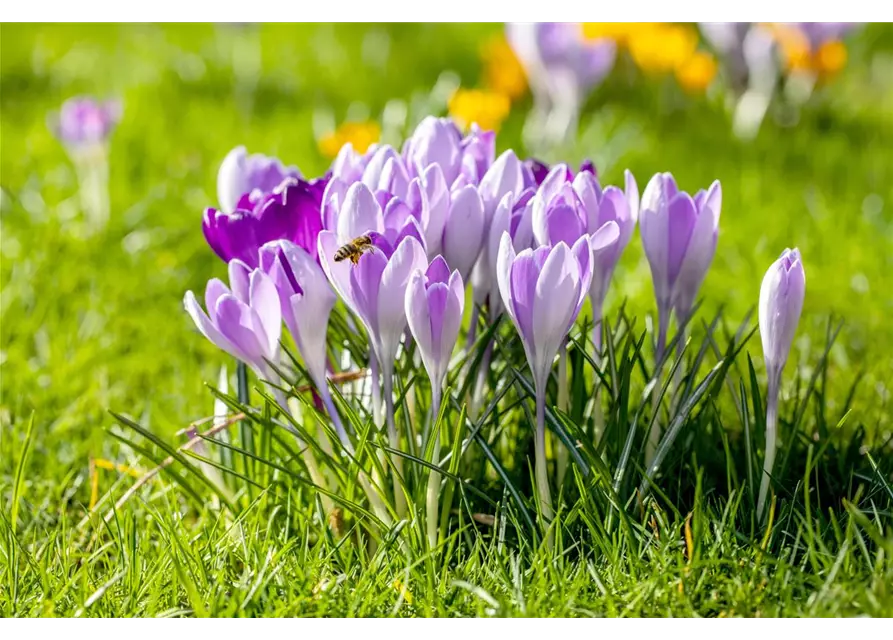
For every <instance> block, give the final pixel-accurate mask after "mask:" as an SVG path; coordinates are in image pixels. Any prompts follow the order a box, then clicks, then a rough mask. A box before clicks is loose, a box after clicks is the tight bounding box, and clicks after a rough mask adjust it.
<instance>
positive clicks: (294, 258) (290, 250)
mask: <svg viewBox="0 0 893 640" xmlns="http://www.w3.org/2000/svg"><path fill="white" fill-rule="evenodd" d="M259 260H260V268H261V269H262V270H263V271H264V272H265V273H267V274H268V275H269V276H270V277H271V278H272V279H273V282H274V283H275V285H276V290H277V291H278V293H279V302H280V305H281V307H282V317H283V319H284V320H285V326H286V327H288V330H289V332H290V333H291V335H292V338H294V341H295V344H296V345H297V347H298V351H299V352H300V354H301V357H302V358H303V359H304V365H305V366H306V367H307V371H308V372H309V374H310V378H311V379H312V380H313V384H314V385H315V386H316V389H317V390H318V393H319V398H320V400H322V404H323V406H324V407H325V409H326V411H327V412H328V413H329V416H331V418H332V422H333V423H334V425H335V430H336V432H337V433H338V437H339V439H340V440H341V443H342V444H343V445H344V446H345V447H346V448H347V449H348V451H351V450H352V448H351V444H350V439H349V438H348V436H347V432H346V431H345V429H344V426H343V424H342V423H341V420H340V418H339V416H338V412H337V410H336V409H335V405H334V403H333V402H332V395H331V393H330V392H329V387H328V382H327V377H326V331H327V329H328V326H329V315H330V314H331V312H332V307H334V306H335V300H336V298H335V292H334V291H332V287H331V286H330V285H329V281H328V279H327V278H326V274H325V273H324V272H323V270H322V268H321V267H320V266H319V264H318V263H317V261H316V259H315V258H314V256H312V255H310V254H309V253H308V252H307V251H306V250H305V249H303V248H302V247H300V246H298V245H296V244H294V243H293V242H289V241H288V240H274V241H273V242H268V243H267V244H265V245H264V246H262V247H261V248H260V256H259Z"/></svg>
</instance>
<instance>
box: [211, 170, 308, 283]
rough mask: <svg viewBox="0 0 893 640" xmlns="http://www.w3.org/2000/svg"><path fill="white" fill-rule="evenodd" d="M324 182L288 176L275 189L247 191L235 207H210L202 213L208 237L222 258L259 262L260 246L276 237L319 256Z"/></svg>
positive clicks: (253, 264)
mask: <svg viewBox="0 0 893 640" xmlns="http://www.w3.org/2000/svg"><path fill="white" fill-rule="evenodd" d="M321 197H322V194H321V185H320V184H318V181H314V182H305V181H303V180H299V179H297V178H286V180H285V181H284V182H283V183H282V184H281V185H279V186H278V187H276V188H275V189H274V190H273V191H272V193H269V194H266V195H264V194H262V193H261V191H260V190H259V189H257V190H255V191H253V192H251V193H246V194H244V195H243V196H242V197H241V198H240V199H239V200H238V202H237V203H236V206H235V208H234V210H233V211H232V212H230V213H227V212H225V211H223V210H218V209H213V208H208V209H206V210H205V213H204V216H203V217H202V231H203V232H204V234H205V240H207V242H208V245H210V247H211V249H213V250H214V253H216V254H217V255H218V256H219V257H220V259H221V260H223V261H224V262H229V261H230V260H233V259H235V258H238V259H239V260H241V261H242V262H244V263H245V264H247V265H249V266H250V267H256V266H257V265H258V262H257V256H258V253H257V251H258V249H259V248H260V247H261V246H263V245H264V244H266V243H267V242H271V241H273V240H289V241H291V242H294V243H295V244H297V245H298V246H300V247H302V248H303V249H304V250H305V251H307V252H308V253H310V254H311V255H312V256H313V257H314V258H316V238H317V236H318V235H319V232H320V231H321V230H322V219H321V217H320V212H319V209H320V200H321Z"/></svg>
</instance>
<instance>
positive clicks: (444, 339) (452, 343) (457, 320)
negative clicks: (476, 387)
mask: <svg viewBox="0 0 893 640" xmlns="http://www.w3.org/2000/svg"><path fill="white" fill-rule="evenodd" d="M448 286H449V288H450V293H449V298H448V300H447V306H446V311H445V312H444V316H443V327H442V329H441V333H440V358H441V362H442V363H443V369H444V372H446V369H447V367H448V366H449V362H450V356H452V354H453V349H454V348H455V347H456V341H457V340H458V339H459V328H460V327H461V326H462V314H463V313H464V312H465V283H464V282H463V281H462V276H461V275H460V274H459V272H458V271H457V270H455V269H454V270H453V272H452V273H451V274H450V280H449V283H448Z"/></svg>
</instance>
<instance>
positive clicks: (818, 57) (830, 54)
mask: <svg viewBox="0 0 893 640" xmlns="http://www.w3.org/2000/svg"><path fill="white" fill-rule="evenodd" d="M846 60H847V51H846V45H844V44H843V43H842V42H841V41H840V40H831V41H830V42H826V43H824V44H823V45H822V46H821V47H819V50H818V51H817V52H816V54H815V69H816V72H817V73H818V74H819V78H822V79H825V78H830V77H831V76H834V75H837V74H838V73H839V72H840V70H841V69H843V68H844V67H845V66H846Z"/></svg>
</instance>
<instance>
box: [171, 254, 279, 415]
mask: <svg viewBox="0 0 893 640" xmlns="http://www.w3.org/2000/svg"><path fill="white" fill-rule="evenodd" d="M229 281H230V286H229V287H227V286H226V285H225V284H224V283H223V282H222V281H220V280H218V279H217V278H212V279H211V280H209V281H208V285H207V287H206V288H205V308H206V309H207V312H206V311H205V310H204V309H202V307H201V305H200V304H199V302H198V300H196V297H195V294H194V293H192V291H187V292H186V296H185V298H184V299H183V305H184V306H185V308H186V312H187V313H188V314H189V315H190V317H191V318H192V320H193V322H195V326H196V327H198V330H199V331H201V332H202V335H204V336H205V337H206V338H207V339H208V340H210V341H211V342H213V343H214V344H215V345H216V346H217V347H218V348H220V349H222V350H223V351H225V352H227V353H228V354H230V355H231V356H233V357H234V358H236V359H238V360H241V361H242V362H244V363H245V364H246V365H248V366H249V367H251V369H253V370H254V372H255V373H256V374H257V375H258V376H259V377H261V378H266V379H268V380H276V379H277V376H276V374H275V372H274V371H273V369H272V368H271V367H270V366H269V365H268V364H267V361H270V362H274V363H275V362H276V361H277V360H278V358H279V337H280V335H281V333H282V309H281V306H280V303H279V294H278V293H277V291H276V285H275V284H274V282H273V280H272V278H270V276H268V275H267V274H266V273H264V272H263V271H261V270H260V269H253V270H252V269H251V268H250V267H248V265H246V264H245V263H243V262H241V261H240V260H232V261H231V262H230V263H229ZM282 406H283V407H285V406H286V405H285V404H284V402H283V403H282Z"/></svg>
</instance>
